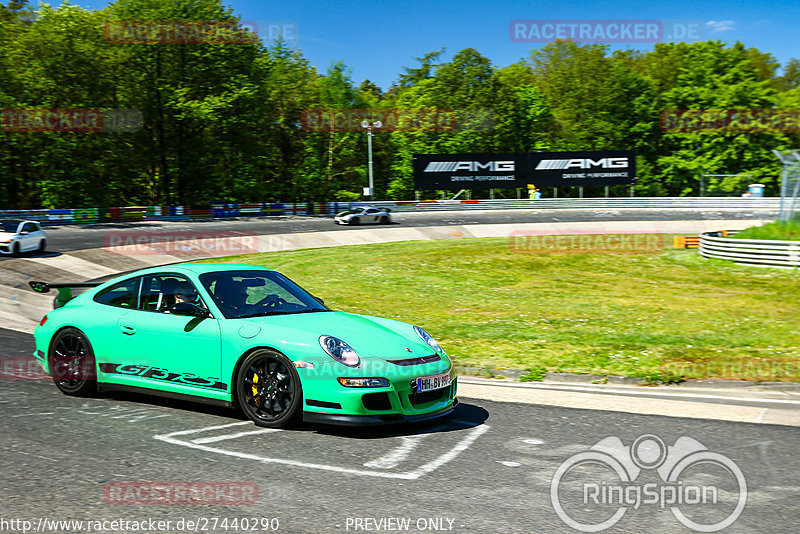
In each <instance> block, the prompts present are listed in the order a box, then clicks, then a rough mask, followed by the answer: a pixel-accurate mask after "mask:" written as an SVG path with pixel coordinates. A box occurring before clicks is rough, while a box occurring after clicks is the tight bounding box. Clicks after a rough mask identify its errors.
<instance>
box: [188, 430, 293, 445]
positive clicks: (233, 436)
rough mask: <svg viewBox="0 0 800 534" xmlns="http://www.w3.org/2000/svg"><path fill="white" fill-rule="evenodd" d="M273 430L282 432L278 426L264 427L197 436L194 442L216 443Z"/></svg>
mask: <svg viewBox="0 0 800 534" xmlns="http://www.w3.org/2000/svg"><path fill="white" fill-rule="evenodd" d="M271 432H280V429H278V428H262V429H261V430H251V431H249V432H237V433H235V434H223V435H221V436H211V437H210V438H197V439H193V440H192V443H214V442H217V441H225V440H226V439H236V438H240V437H242V436H252V435H253V434H269V433H271Z"/></svg>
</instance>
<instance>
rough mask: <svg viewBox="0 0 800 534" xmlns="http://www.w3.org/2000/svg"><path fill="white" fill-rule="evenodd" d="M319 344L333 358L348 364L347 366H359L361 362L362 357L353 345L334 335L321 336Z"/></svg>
mask: <svg viewBox="0 0 800 534" xmlns="http://www.w3.org/2000/svg"><path fill="white" fill-rule="evenodd" d="M319 345H320V346H321V347H322V350H324V351H325V352H327V353H328V354H329V355H330V357H331V358H333V359H334V360H336V361H337V362H339V363H341V364H342V365H346V366H347V367H358V366H359V365H360V364H361V358H359V357H358V354H357V353H356V351H354V350H353V347H351V346H350V345H348V344H347V343H345V342H344V341H342V340H341V339H339V338H338V337H333V336H320V338H319Z"/></svg>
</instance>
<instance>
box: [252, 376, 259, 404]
mask: <svg viewBox="0 0 800 534" xmlns="http://www.w3.org/2000/svg"><path fill="white" fill-rule="evenodd" d="M256 384H258V375H257V374H256V373H253V398H254V399H255V397H258V388H257V387H256Z"/></svg>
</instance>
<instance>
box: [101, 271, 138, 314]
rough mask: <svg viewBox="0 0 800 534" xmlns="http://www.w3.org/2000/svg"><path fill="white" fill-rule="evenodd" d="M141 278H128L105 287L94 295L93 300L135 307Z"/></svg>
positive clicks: (112, 304) (122, 306)
mask: <svg viewBox="0 0 800 534" xmlns="http://www.w3.org/2000/svg"><path fill="white" fill-rule="evenodd" d="M141 280H142V278H141V277H137V278H130V279H128V280H123V281H122V282H119V283H117V284H114V285H113V286H111V287H107V288H106V289H104V290H103V291H101V292H100V293H98V294H97V295H95V297H94V301H95V302H99V303H100V304H107V305H109V306H117V307H119V308H130V309H135V308H136V302H137V300H138V297H139V286H140V284H141Z"/></svg>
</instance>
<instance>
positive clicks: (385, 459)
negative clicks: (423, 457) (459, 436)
mask: <svg viewBox="0 0 800 534" xmlns="http://www.w3.org/2000/svg"><path fill="white" fill-rule="evenodd" d="M429 435H430V434H420V435H418V436H402V437H401V438H400V439H401V440H403V443H401V444H400V446H399V447H397V448H396V449H394V450H393V451H391V452H389V454H387V455H385V456H381V457H380V458H376V459H375V460H372V461H369V462H366V463H365V464H364V467H371V468H373V469H391V468H393V467H397V464H399V463H400V462H402V461H404V460H406V459H407V458H408V456H409V455H410V454H411V452H412V451H413V450H414V449H416V448H417V445H419V441H420V440H421V439H422V438H424V437H425V436H429Z"/></svg>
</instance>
